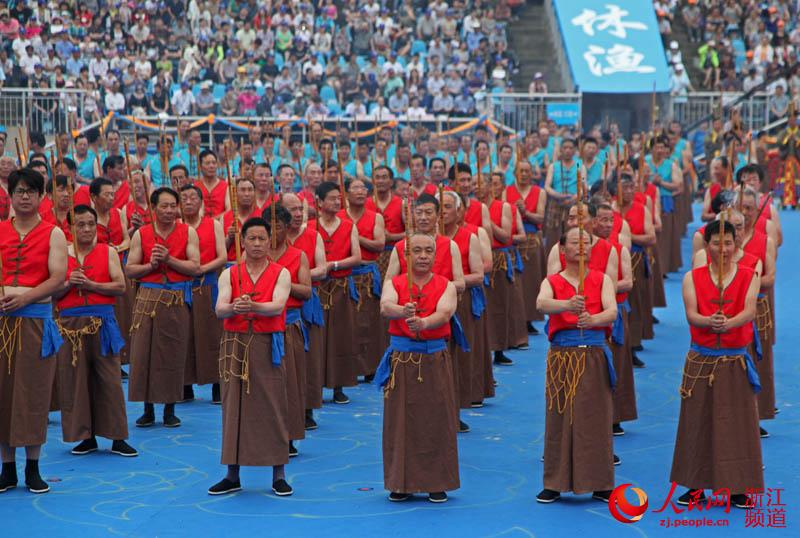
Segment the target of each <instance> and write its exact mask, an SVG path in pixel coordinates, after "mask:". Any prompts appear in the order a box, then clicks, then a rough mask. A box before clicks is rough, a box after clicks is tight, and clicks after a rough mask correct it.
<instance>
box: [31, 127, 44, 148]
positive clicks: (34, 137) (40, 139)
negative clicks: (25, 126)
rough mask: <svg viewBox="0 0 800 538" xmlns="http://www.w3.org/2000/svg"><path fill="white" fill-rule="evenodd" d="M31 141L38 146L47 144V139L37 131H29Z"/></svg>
mask: <svg viewBox="0 0 800 538" xmlns="http://www.w3.org/2000/svg"><path fill="white" fill-rule="evenodd" d="M28 136H30V139H31V143H32V144H36V145H37V146H39V147H42V148H43V147H44V146H45V144H47V140H46V139H45V137H44V135H43V134H42V133H40V132H39V131H31V132H30V134H29V135H28Z"/></svg>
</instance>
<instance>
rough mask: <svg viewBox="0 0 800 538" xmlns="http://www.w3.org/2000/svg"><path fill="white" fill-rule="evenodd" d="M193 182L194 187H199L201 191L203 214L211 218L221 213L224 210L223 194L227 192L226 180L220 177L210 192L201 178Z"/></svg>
mask: <svg viewBox="0 0 800 538" xmlns="http://www.w3.org/2000/svg"><path fill="white" fill-rule="evenodd" d="M194 184H195V186H196V187H199V188H200V190H201V191H202V193H203V207H204V208H205V214H206V215H208V216H209V217H211V218H212V219H213V218H216V217H218V216H219V215H221V214H222V213H223V212H224V211H225V196H226V195H227V192H228V182H227V181H224V180H222V179H220V180H219V183H217V185H216V186H215V187H214V188H213V189H212V190H211V192H209V191H208V188H207V187H206V185H205V183H203V180H201V179H198V180H197V181H195V182H194Z"/></svg>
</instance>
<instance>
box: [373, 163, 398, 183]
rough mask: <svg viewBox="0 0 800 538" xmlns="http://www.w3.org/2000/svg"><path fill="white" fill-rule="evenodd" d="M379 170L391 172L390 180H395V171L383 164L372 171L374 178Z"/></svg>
mask: <svg viewBox="0 0 800 538" xmlns="http://www.w3.org/2000/svg"><path fill="white" fill-rule="evenodd" d="M378 170H386V171H387V172H389V178H390V179H394V170H392V169H391V168H389V167H388V166H386V165H385V164H381V165H379V166H376V167H375V168H373V169H372V175H373V177H374V176H375V172H377V171H378Z"/></svg>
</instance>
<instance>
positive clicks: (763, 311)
mask: <svg viewBox="0 0 800 538" xmlns="http://www.w3.org/2000/svg"><path fill="white" fill-rule="evenodd" d="M756 328H757V329H758V336H759V337H760V338H761V342H768V341H769V340H768V337H769V334H770V331H771V330H772V309H771V308H770V306H769V298H768V297H760V298H759V299H758V302H757V303H756Z"/></svg>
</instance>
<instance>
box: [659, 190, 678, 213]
mask: <svg viewBox="0 0 800 538" xmlns="http://www.w3.org/2000/svg"><path fill="white" fill-rule="evenodd" d="M661 212H662V213H673V212H675V198H674V197H673V196H672V195H671V194H662V195H661Z"/></svg>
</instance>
